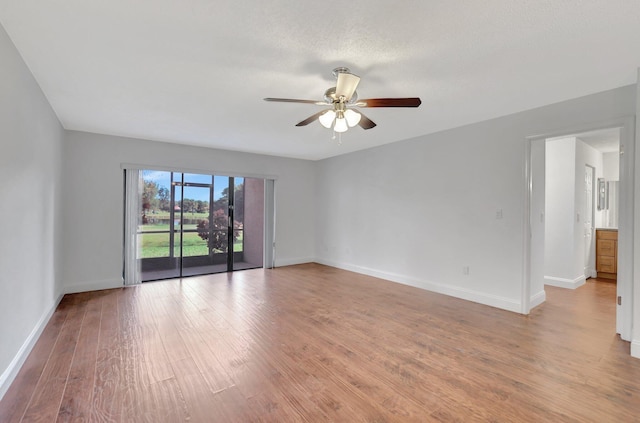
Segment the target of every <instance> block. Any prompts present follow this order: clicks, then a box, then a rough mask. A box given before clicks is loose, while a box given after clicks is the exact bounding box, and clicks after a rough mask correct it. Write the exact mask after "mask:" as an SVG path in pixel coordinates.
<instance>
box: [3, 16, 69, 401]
mask: <svg viewBox="0 0 640 423" xmlns="http://www.w3.org/2000/svg"><path fill="white" fill-rule="evenodd" d="M0 63H1V64H0V143H1V145H2V148H1V150H0V199H1V201H0V216H1V218H0V234H1V236H0V269H2V273H1V274H0V398H1V397H2V396H3V395H4V393H5V392H6V389H7V388H8V386H9V385H10V383H11V381H12V380H13V378H14V377H15V375H16V373H17V370H19V367H20V365H21V364H22V362H23V361H24V359H25V358H26V356H27V355H28V353H29V351H30V349H31V348H32V346H33V344H34V342H35V340H36V339H37V337H38V335H39V333H40V331H41V330H42V329H43V327H44V325H45V324H46V323H47V320H48V318H49V316H50V315H51V313H52V312H53V310H54V309H55V307H56V305H57V304H58V302H59V300H60V298H61V294H62V283H61V278H60V274H61V272H60V243H59V239H60V236H59V235H60V227H61V226H60V216H61V204H62V203H61V201H60V172H61V143H62V131H63V130H62V127H61V126H60V123H59V122H58V120H57V118H56V116H55V114H54V113H53V111H52V110H51V107H50V106H49V104H48V102H47V100H46V98H45V96H44V95H43V93H42V91H41V90H40V87H39V86H38V84H37V83H36V81H35V80H34V78H33V77H32V75H31V73H30V72H29V69H28V68H27V66H26V65H25V64H24V62H23V61H22V59H21V57H20V55H19V54H18V52H17V51H16V49H15V47H14V46H13V44H12V42H11V41H10V39H9V37H8V36H7V34H6V32H5V31H4V29H3V28H2V27H1V26H0Z"/></svg>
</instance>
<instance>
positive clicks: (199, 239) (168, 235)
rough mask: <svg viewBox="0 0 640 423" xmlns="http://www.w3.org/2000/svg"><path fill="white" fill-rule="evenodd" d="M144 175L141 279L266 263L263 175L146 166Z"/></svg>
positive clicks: (138, 257) (139, 228)
mask: <svg viewBox="0 0 640 423" xmlns="http://www.w3.org/2000/svg"><path fill="white" fill-rule="evenodd" d="M140 180H141V181H140V182H141V185H142V186H141V187H140V201H139V206H138V207H139V210H138V215H139V216H140V218H139V222H138V225H137V228H136V238H137V249H136V258H135V259H136V261H137V263H138V268H139V271H140V280H141V281H142V282H147V281H152V280H159V279H170V278H180V277H186V276H197V275H205V274H211V273H220V272H231V271H234V270H244V269H254V268H260V267H263V265H264V210H265V209H264V199H265V189H264V188H265V180H264V179H259V178H249V177H237V176H236V177H234V176H224V175H213V174H200V173H186V172H173V171H161V170H151V169H145V170H141V171H140Z"/></svg>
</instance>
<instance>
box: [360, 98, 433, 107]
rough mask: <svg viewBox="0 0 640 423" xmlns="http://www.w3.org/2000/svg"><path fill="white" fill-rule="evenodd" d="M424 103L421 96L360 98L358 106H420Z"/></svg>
mask: <svg viewBox="0 0 640 423" xmlns="http://www.w3.org/2000/svg"><path fill="white" fill-rule="evenodd" d="M420 104H422V101H420V98H419V97H406V98H368V99H366V100H358V103H356V105H357V106H358V107H418V106H419V105H420Z"/></svg>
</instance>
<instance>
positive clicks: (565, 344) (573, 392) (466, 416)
mask: <svg viewBox="0 0 640 423" xmlns="http://www.w3.org/2000/svg"><path fill="white" fill-rule="evenodd" d="M546 293H547V301H546V303H544V304H543V305H541V306H539V307H537V308H536V309H534V310H533V312H532V313H531V315H529V316H521V315H518V314H514V313H510V312H506V311H503V310H498V309H494V308H491V307H486V306H482V305H480V304H474V303H470V302H466V301H463V300H459V299H455V298H450V297H446V296H443V295H439V294H434V293H430V292H427V291H423V290H419V289H416V288H413V287H410V286H405V285H399V284H395V283H391V282H387V281H384V280H380V279H376V278H372V277H368V276H365V275H360V274H354V273H350V272H346V271H343V270H339V269H335V268H331V267H326V266H321V265H316V264H308V265H300V266H290V267H284V268H278V269H270V270H264V269H256V270H248V271H243V272H236V273H233V274H219V275H209V276H201V277H194V278H185V279H181V280H173V281H165V282H156V283H149V284H143V285H142V286H137V287H131V288H126V289H117V290H109V291H100V292H95V293H85V294H74V295H71V296H67V297H65V299H64V300H63V302H62V303H61V305H60V307H59V309H58V310H57V311H56V313H54V317H53V318H52V320H51V321H50V322H49V324H48V326H47V328H46V329H45V332H44V333H43V335H42V337H41V339H40V340H39V341H38V343H37V344H36V346H35V348H34V350H33V353H32V354H31V356H30V357H29V359H28V360H27V362H26V363H25V366H24V367H23V369H22V370H21V372H20V373H19V375H18V378H17V379H16V381H15V382H14V384H13V386H12V387H11V388H10V390H9V392H8V393H7V395H6V396H5V398H4V399H3V400H2V401H1V402H0V421H3V422H4V421H9V422H19V421H25V422H26V421H53V420H55V419H56V418H57V419H58V420H59V421H71V420H74V419H77V420H81V421H82V420H84V421H96V422H101V421H111V422H124V421H133V422H145V421H149V422H157V421H190V422H200V421H203V422H210V421H213V422H225V423H226V422H318V421H336V422H342V421H349V422H413V421H416V422H451V421H463V422H467V421H517V422H541V421H553V422H603V421H616V422H617V421H620V422H626V421H634V420H637V417H638V416H639V415H640V360H637V359H633V358H631V357H630V356H629V343H627V342H624V341H621V340H620V339H619V337H618V336H616V335H615V310H616V306H615V298H616V286H615V284H611V283H603V282H599V281H597V280H595V281H593V280H590V281H588V282H587V283H586V284H585V285H584V286H582V287H580V288H579V289H576V290H564V289H560V288H553V287H546ZM65 363H66V364H65ZM65 368H66V375H65ZM92 368H93V369H94V370H93V373H92V370H91V369H92ZM47 382H51V383H47ZM24 398H26V400H25V399H24ZM56 399H57V400H56ZM29 400H30V402H29ZM56 401H57V403H58V408H56V407H54V406H53V405H52V404H55V403H56ZM27 404H29V405H27ZM52 410H53V411H52ZM25 411H26V413H25ZM23 414H24V417H25V418H24V419H22V416H23ZM88 416H90V419H87V417H88Z"/></svg>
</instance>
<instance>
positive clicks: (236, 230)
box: [233, 178, 244, 252]
mask: <svg viewBox="0 0 640 423" xmlns="http://www.w3.org/2000/svg"><path fill="white" fill-rule="evenodd" d="M234 185H235V189H234V199H233V251H234V252H240V251H242V250H243V247H242V241H243V236H242V229H243V228H244V178H234Z"/></svg>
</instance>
